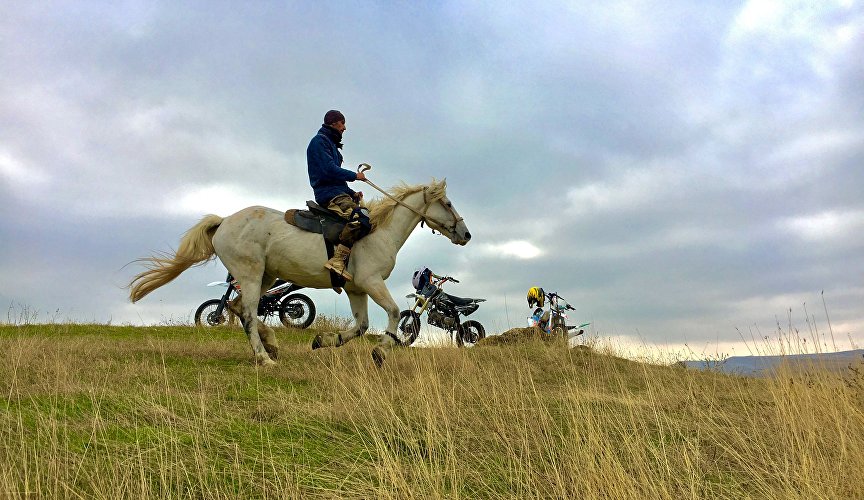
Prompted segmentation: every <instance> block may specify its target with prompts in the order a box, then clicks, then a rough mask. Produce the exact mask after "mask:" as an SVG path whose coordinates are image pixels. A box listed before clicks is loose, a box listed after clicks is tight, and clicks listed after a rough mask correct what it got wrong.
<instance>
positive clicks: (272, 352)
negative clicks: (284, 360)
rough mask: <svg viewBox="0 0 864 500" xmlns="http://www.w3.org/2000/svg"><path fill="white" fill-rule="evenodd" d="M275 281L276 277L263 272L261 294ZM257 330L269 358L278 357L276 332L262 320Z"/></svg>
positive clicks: (274, 359)
mask: <svg viewBox="0 0 864 500" xmlns="http://www.w3.org/2000/svg"><path fill="white" fill-rule="evenodd" d="M275 281H276V278H272V277H270V276H268V275H266V274H265V275H264V280H263V281H262V282H261V294H262V295H263V294H264V292H266V291H267V290H269V289H270V287H271V286H273V282H275ZM258 331H259V332H260V336H261V343H262V344H264V350H265V351H267V354H268V355H269V356H270V359H272V360H273V361H276V358H278V357H279V342H277V341H276V332H274V331H273V329H272V328H270V327H269V326H268V325H266V324H265V323H264V322H262V321H259V322H258Z"/></svg>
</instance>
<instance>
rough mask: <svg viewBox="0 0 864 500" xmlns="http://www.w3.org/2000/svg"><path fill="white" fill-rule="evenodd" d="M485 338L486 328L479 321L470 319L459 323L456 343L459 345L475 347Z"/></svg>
mask: <svg viewBox="0 0 864 500" xmlns="http://www.w3.org/2000/svg"><path fill="white" fill-rule="evenodd" d="M484 338H486V329H485V328H483V325H481V324H480V322H479V321H474V320H469V321H466V322H464V323H462V324H461V325H459V331H458V332H457V334H456V344H457V345H458V346H459V347H473V346H474V344H476V343H477V342H480V340H481V339H484Z"/></svg>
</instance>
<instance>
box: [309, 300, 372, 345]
mask: <svg viewBox="0 0 864 500" xmlns="http://www.w3.org/2000/svg"><path fill="white" fill-rule="evenodd" d="M346 293H347V294H348V301H349V302H350V303H351V314H352V315H353V316H354V325H353V326H351V327H350V328H348V329H347V330H343V331H341V332H339V333H323V334H318V335H316V336H315V339H314V340H313V341H312V349H318V348H320V347H339V346H341V345H344V344H345V343H346V342H348V341H349V340H351V339H353V338H354V337H359V336H360V335H363V334H364V333H366V330H368V329H369V300H368V295H366V294H365V293H359V292H346Z"/></svg>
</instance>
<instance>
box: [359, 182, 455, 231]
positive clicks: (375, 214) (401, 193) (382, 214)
mask: <svg viewBox="0 0 864 500" xmlns="http://www.w3.org/2000/svg"><path fill="white" fill-rule="evenodd" d="M423 189H426V201H437V200H440V199H441V198H443V197H444V196H445V195H446V194H447V179H442V180H440V181H438V180H435V178H433V179H432V182H430V183H429V184H415V185H413V186H409V185H407V184H405V183H404V182H402V183H401V184H399V185H398V186H395V187H392V188H390V194H391V195H393V197H394V198H396V199H398V200H400V201H401V200H404V199H405V197H406V196H408V195H411V194H414V193H416V192H418V191H422V190H423ZM367 208H368V209H369V220H370V222H372V226H373V227H378V226H379V225H381V224H386V223H387V221H388V220H390V217H391V216H392V215H393V209H394V208H396V202H395V201H393V200H391V199H390V198H388V197H386V196H384V197H381V198H376V199H374V200H372V201H370V202H369V204H368V205H367Z"/></svg>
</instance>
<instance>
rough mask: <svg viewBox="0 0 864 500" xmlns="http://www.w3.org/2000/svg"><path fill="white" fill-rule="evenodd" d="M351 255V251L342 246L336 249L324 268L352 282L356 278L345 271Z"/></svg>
mask: <svg viewBox="0 0 864 500" xmlns="http://www.w3.org/2000/svg"><path fill="white" fill-rule="evenodd" d="M350 254H351V249H350V248H348V247H346V246H345V245H342V244H340V245H339V246H338V247H336V251H335V252H333V257H332V258H331V259H330V260H328V261H327V263H326V264H324V267H326V268H327V269H330V270H331V271H333V272H334V273H336V274H338V275H340V276H342V277H343V278H345V280H347V281H351V280H353V279H354V277H353V276H351V273H349V272H348V271H346V270H345V261H346V260H348V256H349V255H350Z"/></svg>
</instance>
